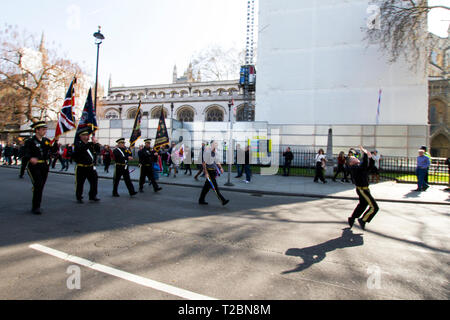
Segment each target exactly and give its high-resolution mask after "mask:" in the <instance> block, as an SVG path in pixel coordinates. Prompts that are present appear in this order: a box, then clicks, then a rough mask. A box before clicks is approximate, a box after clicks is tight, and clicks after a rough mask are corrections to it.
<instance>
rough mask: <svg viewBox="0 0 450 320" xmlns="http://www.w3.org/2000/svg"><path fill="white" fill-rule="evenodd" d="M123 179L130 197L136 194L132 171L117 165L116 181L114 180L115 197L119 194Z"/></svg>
mask: <svg viewBox="0 0 450 320" xmlns="http://www.w3.org/2000/svg"><path fill="white" fill-rule="evenodd" d="M122 177H123V181H125V184H126V186H127V188H128V192H129V193H130V195H131V194H132V193H135V190H134V186H133V184H132V183H131V178H130V171H128V168H126V169H125V166H121V165H117V164H116V170H115V171H114V180H113V195H118V194H119V193H118V192H117V190H118V188H119V182H120V179H121V178H122Z"/></svg>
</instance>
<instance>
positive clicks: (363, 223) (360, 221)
mask: <svg viewBox="0 0 450 320" xmlns="http://www.w3.org/2000/svg"><path fill="white" fill-rule="evenodd" d="M358 222H359V225H360V226H361V229H363V230H366V223H365V222H364V221H363V219H358Z"/></svg>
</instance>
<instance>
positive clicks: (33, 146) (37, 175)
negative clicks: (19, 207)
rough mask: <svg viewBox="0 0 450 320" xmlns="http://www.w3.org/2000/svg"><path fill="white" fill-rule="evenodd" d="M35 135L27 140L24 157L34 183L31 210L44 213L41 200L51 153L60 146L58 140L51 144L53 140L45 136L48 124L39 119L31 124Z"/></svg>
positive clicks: (35, 212)
mask: <svg viewBox="0 0 450 320" xmlns="http://www.w3.org/2000/svg"><path fill="white" fill-rule="evenodd" d="M31 128H32V129H34V132H35V135H34V136H33V137H32V138H30V139H28V140H27V141H26V142H25V148H24V157H25V158H27V159H29V161H28V168H27V169H28V174H29V176H30V178H31V182H32V183H33V206H32V209H31V211H32V212H33V213H34V214H37V215H39V214H42V211H41V202H42V194H43V192H44V186H45V183H46V182H47V177H48V172H49V170H50V167H49V159H50V153H51V152H54V151H56V148H58V141H55V143H54V144H53V146H52V144H51V141H50V140H49V139H47V138H46V137H45V135H46V133H47V124H46V123H45V122H43V121H39V122H36V123H34V124H33V125H31Z"/></svg>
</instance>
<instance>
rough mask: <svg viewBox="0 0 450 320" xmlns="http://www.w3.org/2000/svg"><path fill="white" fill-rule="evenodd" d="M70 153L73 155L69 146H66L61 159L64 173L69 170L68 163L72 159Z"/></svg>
mask: <svg viewBox="0 0 450 320" xmlns="http://www.w3.org/2000/svg"><path fill="white" fill-rule="evenodd" d="M72 153H73V152H72V147H71V146H70V145H69V144H67V145H66V146H65V147H64V151H63V154H62V158H63V160H64V168H65V170H66V172H67V171H68V170H69V163H70V159H72Z"/></svg>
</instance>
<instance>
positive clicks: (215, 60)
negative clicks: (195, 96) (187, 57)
mask: <svg viewBox="0 0 450 320" xmlns="http://www.w3.org/2000/svg"><path fill="white" fill-rule="evenodd" d="M244 62H245V50H242V51H239V50H237V49H234V48H231V49H224V48H223V47H220V46H218V45H211V46H209V47H208V48H206V49H204V50H202V51H200V52H198V53H196V54H195V55H194V57H193V58H192V67H193V70H194V74H197V73H198V72H199V71H200V74H201V78H202V81H221V80H235V79H239V72H240V66H241V65H243V64H244Z"/></svg>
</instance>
